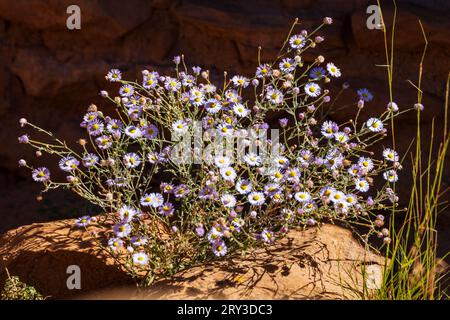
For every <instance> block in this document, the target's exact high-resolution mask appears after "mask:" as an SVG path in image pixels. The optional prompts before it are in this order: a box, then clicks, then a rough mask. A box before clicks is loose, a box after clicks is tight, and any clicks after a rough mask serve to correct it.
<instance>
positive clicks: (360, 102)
mask: <svg viewBox="0 0 450 320" xmlns="http://www.w3.org/2000/svg"><path fill="white" fill-rule="evenodd" d="M358 108H359V109H362V108H364V100H362V99H361V100H359V101H358Z"/></svg>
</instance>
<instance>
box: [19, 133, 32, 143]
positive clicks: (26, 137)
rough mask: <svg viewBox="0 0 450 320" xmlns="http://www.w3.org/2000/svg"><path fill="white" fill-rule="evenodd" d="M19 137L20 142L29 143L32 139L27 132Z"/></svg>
mask: <svg viewBox="0 0 450 320" xmlns="http://www.w3.org/2000/svg"><path fill="white" fill-rule="evenodd" d="M17 139H18V140H19V143H28V142H29V141H30V140H29V138H28V135H26V134H24V135H21V136H20V137H19V138H17Z"/></svg>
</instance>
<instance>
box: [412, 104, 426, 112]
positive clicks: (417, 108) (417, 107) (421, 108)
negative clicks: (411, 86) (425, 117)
mask: <svg viewBox="0 0 450 320" xmlns="http://www.w3.org/2000/svg"><path fill="white" fill-rule="evenodd" d="M414 109H416V110H417V111H423V110H424V109H425V107H424V106H423V104H421V103H416V104H414Z"/></svg>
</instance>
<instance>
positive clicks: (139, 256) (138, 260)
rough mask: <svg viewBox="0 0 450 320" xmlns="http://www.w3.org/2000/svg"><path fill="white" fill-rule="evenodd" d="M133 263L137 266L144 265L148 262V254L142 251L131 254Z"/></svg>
mask: <svg viewBox="0 0 450 320" xmlns="http://www.w3.org/2000/svg"><path fill="white" fill-rule="evenodd" d="M132 258H133V263H134V264H135V265H138V266H145V265H146V264H147V263H148V256H147V255H146V254H145V253H143V252H137V253H135V254H133V256H132Z"/></svg>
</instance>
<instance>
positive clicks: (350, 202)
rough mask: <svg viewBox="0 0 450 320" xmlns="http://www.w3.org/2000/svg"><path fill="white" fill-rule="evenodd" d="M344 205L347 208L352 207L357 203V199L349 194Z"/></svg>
mask: <svg viewBox="0 0 450 320" xmlns="http://www.w3.org/2000/svg"><path fill="white" fill-rule="evenodd" d="M345 203H347V205H348V206H349V207H351V206H354V205H355V204H357V203H358V197H357V196H356V195H354V194H352V193H349V194H347V195H346V196H345Z"/></svg>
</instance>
